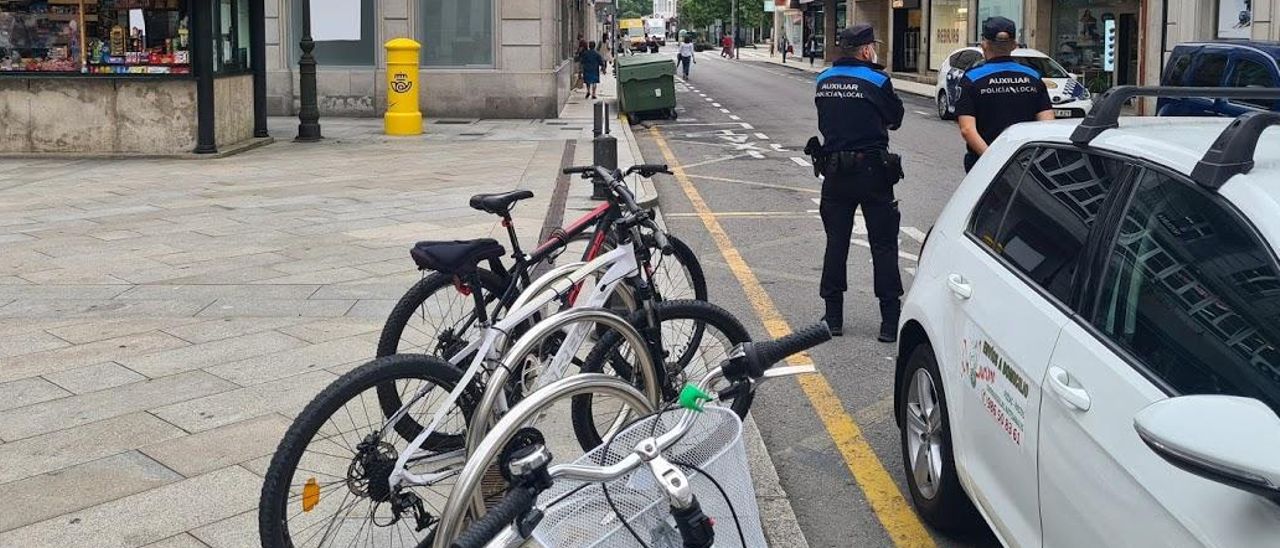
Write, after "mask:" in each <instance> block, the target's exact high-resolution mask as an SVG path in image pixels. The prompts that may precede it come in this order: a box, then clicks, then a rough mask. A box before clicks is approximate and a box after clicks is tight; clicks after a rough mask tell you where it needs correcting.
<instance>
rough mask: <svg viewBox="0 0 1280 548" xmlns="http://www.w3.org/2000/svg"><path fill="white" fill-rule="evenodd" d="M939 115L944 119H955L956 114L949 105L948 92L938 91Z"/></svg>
mask: <svg viewBox="0 0 1280 548" xmlns="http://www.w3.org/2000/svg"><path fill="white" fill-rule="evenodd" d="M938 117H939V118H942V119H943V120H955V119H956V115H955V114H952V113H951V109H950V107H948V106H947V92H945V91H939V92H938Z"/></svg>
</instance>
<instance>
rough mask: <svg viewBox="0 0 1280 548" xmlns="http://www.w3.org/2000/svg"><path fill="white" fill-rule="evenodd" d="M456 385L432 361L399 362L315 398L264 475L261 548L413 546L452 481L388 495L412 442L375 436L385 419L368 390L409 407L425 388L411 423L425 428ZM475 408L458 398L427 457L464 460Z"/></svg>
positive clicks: (372, 366) (357, 372) (407, 358)
mask: <svg viewBox="0 0 1280 548" xmlns="http://www.w3.org/2000/svg"><path fill="white" fill-rule="evenodd" d="M459 378H460V375H459V373H458V371H457V369H455V368H454V367H452V366H450V365H449V364H448V363H446V362H444V361H443V360H440V359H438V358H434V357H430V356H423V355H396V356H389V357H385V358H379V359H376V360H374V361H371V362H369V363H367V364H365V365H362V366H360V367H358V368H356V369H354V370H352V371H351V372H349V373H347V374H346V375H343V376H342V377H341V378H339V379H338V380H336V381H334V382H333V384H330V385H329V386H328V387H326V388H325V389H324V390H323V391H321V392H320V394H318V395H317V396H316V397H315V398H314V399H313V400H311V403H309V404H308V405H307V407H306V408H305V409H304V410H303V411H302V413H300V414H299V415H298V417H297V419H296V420H294V423H293V424H292V425H291V426H290V427H289V430H288V431H287V432H286V433H285V436H284V438H283V439H282V440H281V441H280V445H279V447H277V449H276V452H275V455H274V456H273V457H272V459H271V465H270V467H269V468H268V469H267V475H266V479H265V481H264V482H263V485H262V494H261V498H260V500H259V506H258V527H259V535H260V537H261V541H262V545H263V546H264V547H271V548H275V547H293V548H303V547H310V546H315V547H322V546H350V545H351V544H352V543H353V542H356V541H357V540H364V541H365V542H369V541H370V540H372V541H373V544H374V545H376V546H408V547H412V546H417V544H418V542H419V541H420V540H422V539H423V538H425V537H426V536H427V535H429V534H431V532H432V530H433V529H434V528H433V527H428V528H426V529H423V530H417V527H416V526H415V525H416V524H421V523H428V522H432V521H434V519H436V518H437V517H438V516H439V515H440V511H441V509H443V507H444V502H445V500H446V498H447V497H448V496H449V490H450V489H451V488H452V483H453V479H452V478H450V479H445V480H442V482H441V483H438V484H436V485H432V486H430V487H406V488H403V489H401V490H400V491H399V492H398V493H393V492H391V491H390V489H388V486H387V478H388V477H389V475H390V473H391V470H392V468H393V467H394V465H395V460H396V458H397V457H398V456H399V455H400V453H401V452H403V451H404V450H405V448H406V446H407V445H408V442H407V441H405V440H404V439H400V438H398V437H397V436H395V435H390V434H385V433H384V434H383V435H381V436H379V434H378V431H379V429H381V427H382V426H383V424H384V423H385V419H384V417H383V415H382V414H381V413H378V412H377V410H378V406H377V403H378V402H377V396H376V395H375V394H374V393H373V391H374V390H375V389H376V388H379V387H382V386H385V385H393V386H396V387H397V389H398V390H399V392H400V393H401V394H402V395H403V397H404V398H405V399H409V398H410V396H411V395H412V394H415V393H417V391H418V390H419V389H422V388H428V387H429V388H430V390H429V391H428V392H427V394H426V395H425V396H424V397H422V398H420V399H418V400H417V401H414V402H413V404H412V407H411V409H410V415H412V416H415V417H417V418H418V419H419V420H426V418H425V417H430V416H432V415H433V414H434V412H435V409H434V408H433V404H435V405H439V404H440V403H441V402H442V399H443V398H444V397H445V396H446V395H447V394H448V392H449V390H451V389H452V388H453V387H454V386H455V385H456V383H457V382H458V380H459ZM474 405H475V401H474V395H472V394H464V395H463V397H462V398H461V399H460V400H459V402H458V404H457V405H456V406H455V407H454V410H453V412H452V413H450V415H449V416H448V418H447V420H446V421H445V422H444V423H443V424H442V425H441V427H440V430H439V433H438V434H434V435H432V436H430V437H428V439H427V443H425V444H424V445H423V449H425V450H428V451H430V452H431V453H434V454H435V455H437V456H441V457H442V458H443V455H446V454H448V453H453V452H462V451H465V449H464V448H463V445H464V443H465V441H464V436H465V435H466V427H467V423H468V422H469V418H470V414H471V412H472V408H473V406H474ZM371 410H372V411H371ZM407 417H408V415H407V416H406V418H407ZM401 422H404V421H403V420H402V421H401ZM415 424H416V423H415ZM459 457H460V458H461V455H459ZM456 464H457V466H461V461H460V460H459V462H458V463H456ZM441 466H445V465H441ZM445 468H446V469H447V468H448V466H445ZM415 471H418V472H425V471H434V470H426V469H424V470H415ZM394 518H399V519H394Z"/></svg>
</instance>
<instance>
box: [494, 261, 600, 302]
mask: <svg viewBox="0 0 1280 548" xmlns="http://www.w3.org/2000/svg"><path fill="white" fill-rule="evenodd" d="M584 266H587V263H585V262H583V261H578V262H573V263H568V264H562V265H560V266H557V267H555V268H552V269H551V270H548V271H546V272H545V273H543V274H542V275H541V276H538V277H537V278H536V279H535V280H533V282H531V283H530V284H529V287H526V288H524V289H523V290H521V291H520V295H519V296H518V297H516V300H515V302H513V303H511V306H510V307H508V308H509V309H510V310H519V309H520V307H522V306H524V305H525V303H527V302H529V301H530V300H532V299H533V298H534V297H536V296H538V294H540V293H542V292H543V291H545V290H546V289H548V288H550V287H551V286H552V285H553V284H555V283H556V282H558V281H560V280H562V279H565V278H567V277H569V274H572V273H573V272H574V271H576V270H578V269H579V268H582V267H584Z"/></svg>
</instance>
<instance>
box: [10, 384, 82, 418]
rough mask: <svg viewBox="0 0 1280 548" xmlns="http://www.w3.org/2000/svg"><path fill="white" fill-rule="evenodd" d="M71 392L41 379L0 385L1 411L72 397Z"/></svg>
mask: <svg viewBox="0 0 1280 548" xmlns="http://www.w3.org/2000/svg"><path fill="white" fill-rule="evenodd" d="M70 395H71V392H68V391H67V390H65V389H63V388H62V387H59V386H58V385H56V384H54V383H51V382H49V381H47V380H44V379H42V378H39V377H32V378H29V379H20V380H16V381H11V382H6V383H0V411H7V410H9V409H15V408H18V407H25V406H28V405H32V404H37V403H40V402H46V401H49V400H56V399H58V398H62V397H66V396H70Z"/></svg>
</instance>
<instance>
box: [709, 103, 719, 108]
mask: <svg viewBox="0 0 1280 548" xmlns="http://www.w3.org/2000/svg"><path fill="white" fill-rule="evenodd" d="M711 106H713V107H716V108H720V103H711Z"/></svg>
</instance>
